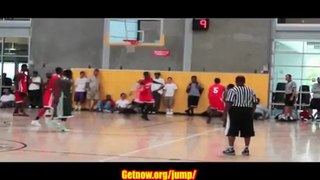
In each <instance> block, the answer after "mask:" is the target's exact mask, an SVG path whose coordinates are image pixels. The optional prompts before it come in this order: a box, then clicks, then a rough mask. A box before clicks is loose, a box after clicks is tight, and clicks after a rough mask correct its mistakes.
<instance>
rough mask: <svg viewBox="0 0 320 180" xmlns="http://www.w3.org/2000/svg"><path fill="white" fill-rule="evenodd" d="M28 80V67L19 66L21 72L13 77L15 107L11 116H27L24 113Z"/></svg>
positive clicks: (24, 65)
mask: <svg viewBox="0 0 320 180" xmlns="http://www.w3.org/2000/svg"><path fill="white" fill-rule="evenodd" d="M28 79H29V78H28V66H27V65H26V64H23V65H22V66H21V71H20V72H19V73H17V74H16V75H15V77H14V88H15V93H14V94H15V97H16V107H15V109H14V111H13V116H28V114H26V113H25V112H24V108H25V106H26V104H25V103H26V99H27V96H28ZM19 111H20V112H19ZM20 113H21V114H20Z"/></svg>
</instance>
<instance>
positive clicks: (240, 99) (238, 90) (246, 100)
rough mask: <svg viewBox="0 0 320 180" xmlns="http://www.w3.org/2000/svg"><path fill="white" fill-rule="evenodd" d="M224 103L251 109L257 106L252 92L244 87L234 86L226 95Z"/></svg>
mask: <svg viewBox="0 0 320 180" xmlns="http://www.w3.org/2000/svg"><path fill="white" fill-rule="evenodd" d="M226 101H227V102H229V103H232V106H233V107H253V105H254V104H257V98H256V94H255V93H254V91H253V90H252V89H250V88H248V87H246V86H236V87H234V88H232V89H230V90H229V91H228V93H227V98H226Z"/></svg>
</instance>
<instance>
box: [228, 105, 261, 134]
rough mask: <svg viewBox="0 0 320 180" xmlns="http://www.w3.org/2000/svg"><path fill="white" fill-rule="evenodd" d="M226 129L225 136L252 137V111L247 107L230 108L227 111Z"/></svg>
mask: <svg viewBox="0 0 320 180" xmlns="http://www.w3.org/2000/svg"><path fill="white" fill-rule="evenodd" d="M229 117H230V118H229V119H228V121H229V122H228V123H227V127H226V135H227V136H234V137H236V136H239V133H240V136H241V137H252V136H254V135H255V133H254V128H253V109H252V108H248V107H232V108H231V109H230V111H229Z"/></svg>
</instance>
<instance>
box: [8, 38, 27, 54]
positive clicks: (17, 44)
mask: <svg viewBox="0 0 320 180" xmlns="http://www.w3.org/2000/svg"><path fill="white" fill-rule="evenodd" d="M28 48H29V39H28V38H20V37H10V38H4V55H28V54H29V49H28Z"/></svg>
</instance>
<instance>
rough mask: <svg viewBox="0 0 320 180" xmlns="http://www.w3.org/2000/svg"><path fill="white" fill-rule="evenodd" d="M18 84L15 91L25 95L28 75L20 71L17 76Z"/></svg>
mask: <svg viewBox="0 0 320 180" xmlns="http://www.w3.org/2000/svg"><path fill="white" fill-rule="evenodd" d="M16 76H17V77H18V84H17V86H16V90H17V91H19V92H20V93H24V94H27V93H28V75H27V72H26V71H21V72H19V73H18V74H17V75H16Z"/></svg>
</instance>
